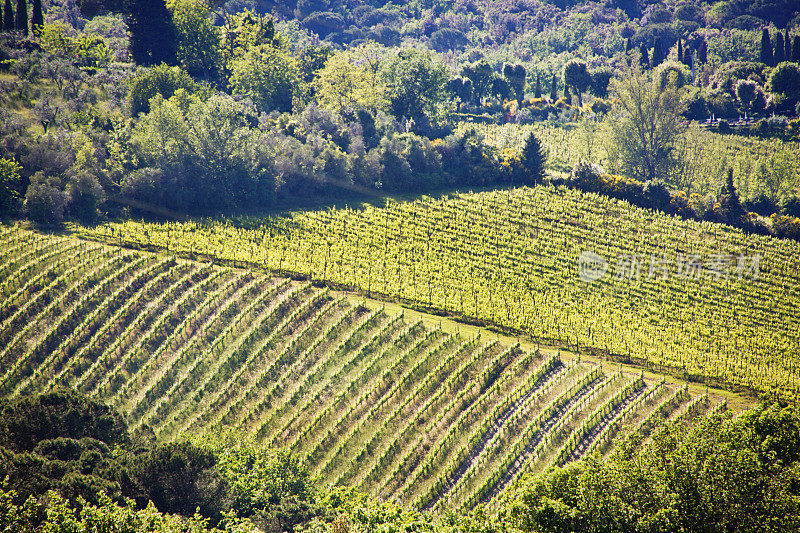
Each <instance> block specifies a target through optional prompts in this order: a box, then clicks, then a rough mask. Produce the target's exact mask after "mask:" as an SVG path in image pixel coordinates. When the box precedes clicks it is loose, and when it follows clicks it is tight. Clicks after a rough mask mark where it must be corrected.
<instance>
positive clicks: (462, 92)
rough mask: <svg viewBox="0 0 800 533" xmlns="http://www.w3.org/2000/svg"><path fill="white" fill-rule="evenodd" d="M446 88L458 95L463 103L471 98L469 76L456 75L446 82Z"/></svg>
mask: <svg viewBox="0 0 800 533" xmlns="http://www.w3.org/2000/svg"><path fill="white" fill-rule="evenodd" d="M446 88H447V90H448V91H450V92H452V93H453V94H455V95H456V96H458V98H459V99H460V100H461V101H462V102H463V103H465V104H466V103H469V102H470V101H471V100H472V80H471V79H469V78H462V77H460V76H456V77H455V78H453V79H451V80H450V81H448V82H447V85H446Z"/></svg>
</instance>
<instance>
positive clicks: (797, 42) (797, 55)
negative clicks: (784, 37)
mask: <svg viewBox="0 0 800 533" xmlns="http://www.w3.org/2000/svg"><path fill="white" fill-rule="evenodd" d="M792 61H793V62H794V63H800V35H795V36H794V43H793V44H792Z"/></svg>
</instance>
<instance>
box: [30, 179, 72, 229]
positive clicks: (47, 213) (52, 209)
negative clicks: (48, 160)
mask: <svg viewBox="0 0 800 533" xmlns="http://www.w3.org/2000/svg"><path fill="white" fill-rule="evenodd" d="M66 203H67V199H66V196H65V195H64V193H63V192H62V191H61V187H60V183H59V180H57V179H55V178H50V179H47V178H45V177H44V176H43V175H41V174H34V176H33V177H32V178H31V184H30V185H29V186H28V190H27V191H26V192H25V202H24V204H23V212H24V213H25V215H26V216H27V217H28V218H29V219H31V220H33V221H34V222H36V223H37V224H40V225H43V226H57V225H59V224H61V223H62V222H64V213H65V210H66Z"/></svg>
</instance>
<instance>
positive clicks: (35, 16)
mask: <svg viewBox="0 0 800 533" xmlns="http://www.w3.org/2000/svg"><path fill="white" fill-rule="evenodd" d="M42 26H44V13H43V12H42V0H33V12H32V13H31V30H33V33H34V34H38V33H39V28H41V27H42Z"/></svg>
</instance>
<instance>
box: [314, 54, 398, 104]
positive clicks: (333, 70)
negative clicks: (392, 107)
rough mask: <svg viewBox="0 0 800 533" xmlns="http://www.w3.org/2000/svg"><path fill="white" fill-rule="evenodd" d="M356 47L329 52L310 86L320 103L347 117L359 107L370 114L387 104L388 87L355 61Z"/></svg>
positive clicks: (369, 70)
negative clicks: (353, 49)
mask: <svg viewBox="0 0 800 533" xmlns="http://www.w3.org/2000/svg"><path fill="white" fill-rule="evenodd" d="M357 56H358V52H357V51H349V50H348V51H343V52H339V53H337V54H335V55H333V56H332V57H331V58H330V59H328V60H327V62H326V63H325V67H324V68H323V69H321V70H320V71H319V72H318V73H317V78H316V79H315V80H314V87H315V89H316V94H317V96H318V98H319V102H320V105H322V106H323V107H326V108H328V109H330V110H332V111H335V112H337V113H341V114H344V115H347V116H350V117H353V116H355V113H356V112H357V111H358V110H360V109H363V110H366V111H368V112H369V113H371V114H373V115H374V114H375V113H377V112H378V111H381V110H385V109H386V108H387V107H388V100H387V93H388V88H387V87H386V85H385V84H384V83H383V81H382V80H381V79H379V77H378V76H377V74H376V73H375V72H373V71H372V70H371V69H369V68H368V66H366V65H365V64H363V63H359V62H357V61H356V60H355V59H356V57H357Z"/></svg>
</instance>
